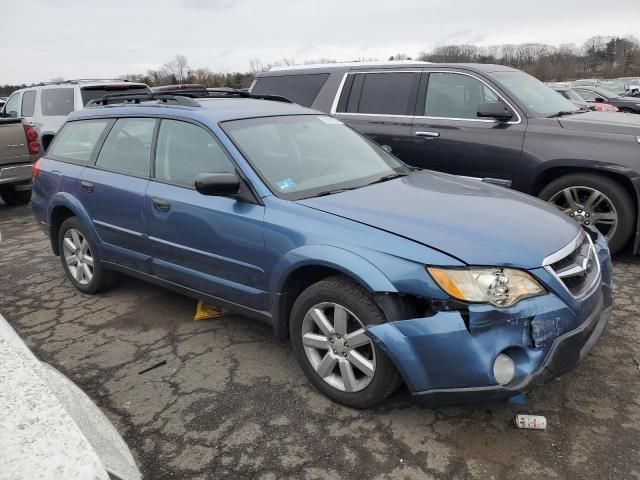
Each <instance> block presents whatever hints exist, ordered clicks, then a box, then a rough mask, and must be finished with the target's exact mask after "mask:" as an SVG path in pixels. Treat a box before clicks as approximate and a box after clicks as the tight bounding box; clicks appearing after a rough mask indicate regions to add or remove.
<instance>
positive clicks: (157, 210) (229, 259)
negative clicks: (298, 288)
mask: <svg viewBox="0 0 640 480" xmlns="http://www.w3.org/2000/svg"><path fill="white" fill-rule="evenodd" d="M235 171H236V169H235V165H234V163H233V162H232V161H231V160H230V157H229V156H228V155H227V153H226V151H225V150H224V148H223V147H222V146H221V145H220V143H219V142H218V141H217V139H216V138H214V136H213V135H212V133H211V132H209V131H208V130H206V129H204V128H203V127H201V126H200V125H197V124H194V123H189V122H185V121H178V120H168V119H164V120H162V123H161V125H160V129H159V133H158V141H157V147H156V156H155V169H154V178H153V179H152V181H151V183H150V184H149V188H148V190H147V195H146V203H145V212H146V216H147V218H148V222H149V223H148V225H149V240H150V242H151V252H152V255H153V273H154V275H156V276H157V277H159V278H161V279H163V280H166V281H169V282H172V283H176V284H178V285H181V286H183V287H187V288H189V289H191V290H194V291H198V292H202V293H205V294H207V295H212V296H214V297H217V298H221V299H224V300H227V301H231V302H234V303H237V304H241V305H245V306H248V307H250V308H253V309H257V310H265V309H266V308H267V301H268V300H267V299H268V295H267V293H266V289H267V288H266V277H265V273H264V270H263V269H262V268H261V267H260V265H261V264H262V263H263V262H264V258H265V249H264V238H263V218H264V207H263V206H262V205H257V204H255V203H250V202H247V201H245V200H241V199H238V198H234V197H214V196H205V195H202V194H200V193H198V192H197V191H196V190H195V188H194V185H195V179H196V177H197V176H198V175H199V174H201V173H232V172H235Z"/></svg>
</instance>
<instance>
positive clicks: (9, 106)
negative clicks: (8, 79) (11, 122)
mask: <svg viewBox="0 0 640 480" xmlns="http://www.w3.org/2000/svg"><path fill="white" fill-rule="evenodd" d="M19 99H20V94H19V93H14V94H13V95H11V96H10V97H9V100H7V103H6V104H5V106H4V111H5V114H6V115H7V116H9V117H17V116H18V100H19Z"/></svg>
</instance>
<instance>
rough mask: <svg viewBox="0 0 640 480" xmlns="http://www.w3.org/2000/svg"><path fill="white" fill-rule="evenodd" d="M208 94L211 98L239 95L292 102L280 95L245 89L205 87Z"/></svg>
mask: <svg viewBox="0 0 640 480" xmlns="http://www.w3.org/2000/svg"><path fill="white" fill-rule="evenodd" d="M207 92H208V94H209V95H208V96H209V97H213V98H225V97H241V98H254V99H257V100H272V101H274V102H284V103H294V102H292V101H291V100H289V99H288V98H286V97H283V96H281V95H267V94H261V93H250V92H248V91H246V90H238V89H234V88H207Z"/></svg>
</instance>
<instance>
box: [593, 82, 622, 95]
mask: <svg viewBox="0 0 640 480" xmlns="http://www.w3.org/2000/svg"><path fill="white" fill-rule="evenodd" d="M598 88H601V89H603V90H607V91H609V92H611V93H614V94H616V95H618V96H624V95H625V94H626V93H627V88H626V86H625V84H624V83H622V82H618V81H617V80H603V81H602V83H600V85H599V86H598Z"/></svg>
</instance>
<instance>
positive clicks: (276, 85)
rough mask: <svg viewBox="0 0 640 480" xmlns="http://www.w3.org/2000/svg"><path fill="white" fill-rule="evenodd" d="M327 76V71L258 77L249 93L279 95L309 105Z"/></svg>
mask: <svg viewBox="0 0 640 480" xmlns="http://www.w3.org/2000/svg"><path fill="white" fill-rule="evenodd" d="M327 78H329V74H328V73H312V74H307V75H282V76H278V77H260V78H258V79H256V83H255V85H254V86H253V88H252V89H251V93H255V94H264V95H280V96H282V97H285V98H288V99H289V100H291V101H292V102H296V103H297V104H298V105H302V106H303V107H310V106H311V104H312V103H313V101H314V100H315V99H316V97H317V96H318V92H319V91H320V89H321V88H322V86H323V85H324V83H325V82H326V81H327Z"/></svg>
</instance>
